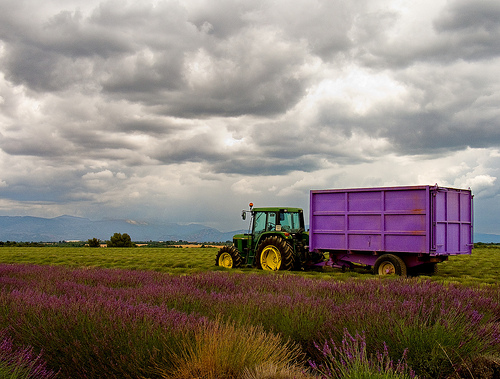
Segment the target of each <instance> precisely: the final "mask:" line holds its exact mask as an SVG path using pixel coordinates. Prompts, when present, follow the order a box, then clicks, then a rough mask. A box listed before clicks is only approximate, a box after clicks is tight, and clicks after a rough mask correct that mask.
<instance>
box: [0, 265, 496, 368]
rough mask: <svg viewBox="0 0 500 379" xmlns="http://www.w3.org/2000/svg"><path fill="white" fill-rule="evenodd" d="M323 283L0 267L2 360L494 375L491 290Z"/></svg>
mask: <svg viewBox="0 0 500 379" xmlns="http://www.w3.org/2000/svg"><path fill="white" fill-rule="evenodd" d="M321 277H322V278H323V279H319V278H317V277H315V276H314V275H312V274H310V275H307V276H304V275H289V274H275V273H268V274H263V273H262V272H252V271H251V270H249V271H248V272H240V271H231V270H224V271H204V272H197V273H192V274H188V275H173V274H169V273H162V272H158V271H153V270H147V271H146V270H144V271H142V270H130V269H111V268H97V267H94V268H89V267H68V266H67V265H53V264H43V265H42V264H36V265H34V264H28V263H15V264H10V263H3V264H0V289H1V290H0V331H1V334H0V337H1V338H2V340H3V343H4V345H5V346H7V347H8V348H6V349H3V350H2V349H0V361H1V362H2V365H3V366H6V367H7V369H8V368H9V367H10V368H12V367H13V366H16V367H18V368H19V372H20V374H19V376H12V377H19V378H28V377H33V378H52V377H57V378H293V377H296V378H336V377H339V378H340V377H351V378H361V377H365V378H368V377H378V378H410V377H415V376H417V377H420V378H460V377H463V378H466V377H476V378H477V377H495V375H498V374H499V373H500V371H498V370H499V365H498V357H500V325H499V320H500V291H499V287H498V285H496V284H489V285H482V286H480V285H472V286H464V285H461V284H458V283H450V282H448V283H446V282H443V283H442V282H438V281H431V280H430V279H428V278H410V279H407V278H405V279H401V278H396V279H384V280H380V279H378V277H375V276H371V275H369V274H365V275H364V276H363V275H362V274H360V276H358V277H355V278H349V277H345V278H343V280H341V281H339V280H336V279H331V278H326V279H325V278H324V276H321ZM26 352H28V353H29V354H26ZM359 370H361V371H359ZM356 372H358V374H359V372H361V373H363V372H371V373H372V374H373V375H372V376H362V375H358V374H356ZM377 372H378V374H377ZM1 373H2V366H0V375H1ZM478 373H480V374H481V375H483V376H478V375H479V374H478ZM23 375H24V376H23ZM29 375H31V376H29ZM356 375H358V376H356ZM377 375H379V376H377ZM487 375H490V376H487Z"/></svg>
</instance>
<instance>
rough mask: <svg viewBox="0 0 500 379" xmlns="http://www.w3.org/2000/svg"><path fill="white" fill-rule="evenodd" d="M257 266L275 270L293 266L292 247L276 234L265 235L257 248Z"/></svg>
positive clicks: (288, 268)
mask: <svg viewBox="0 0 500 379" xmlns="http://www.w3.org/2000/svg"><path fill="white" fill-rule="evenodd" d="M256 256H257V267H258V268H260V269H262V270H268V271H276V270H288V271H290V270H291V269H292V268H293V263H294V259H293V249H292V247H291V246H290V244H289V243H288V242H286V241H285V240H283V239H282V238H280V237H278V236H272V237H267V238H266V239H265V240H264V241H262V242H261V244H260V245H259V247H258V249H257V254H256Z"/></svg>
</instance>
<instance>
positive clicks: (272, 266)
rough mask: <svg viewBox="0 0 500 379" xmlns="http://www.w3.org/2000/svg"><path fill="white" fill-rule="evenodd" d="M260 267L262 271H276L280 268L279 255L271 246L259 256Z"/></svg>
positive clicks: (276, 249) (275, 248)
mask: <svg viewBox="0 0 500 379" xmlns="http://www.w3.org/2000/svg"><path fill="white" fill-rule="evenodd" d="M260 265H261V266H262V269H263V270H269V271H276V270H279V268H280V266H281V253H280V251H279V250H278V248H277V247H275V246H273V245H269V246H266V247H265V248H264V250H262V254H261V255H260Z"/></svg>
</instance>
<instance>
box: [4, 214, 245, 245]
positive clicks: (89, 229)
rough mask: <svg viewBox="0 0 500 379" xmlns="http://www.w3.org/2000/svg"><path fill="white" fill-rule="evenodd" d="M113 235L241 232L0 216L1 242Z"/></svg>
mask: <svg viewBox="0 0 500 379" xmlns="http://www.w3.org/2000/svg"><path fill="white" fill-rule="evenodd" d="M114 233H122V234H123V233H127V234H128V235H130V237H131V238H132V240H133V241H179V240H183V241H189V242H200V243H201V242H225V241H230V240H232V239H233V235H234V234H237V233H244V232H243V231H233V232H220V231H219V230H217V229H214V228H210V227H207V226H204V225H200V224H188V225H179V224H175V223H142V222H136V221H131V220H103V221H92V220H89V219H87V218H81V217H73V216H60V217H56V218H42V217H30V216H0V241H4V242H5V241H16V242H58V241H72V240H79V241H87V240H88V239H91V238H98V239H100V240H102V241H105V240H109V239H110V237H111V236H112V235H113V234H114Z"/></svg>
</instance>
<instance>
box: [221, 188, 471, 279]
mask: <svg viewBox="0 0 500 379" xmlns="http://www.w3.org/2000/svg"><path fill="white" fill-rule="evenodd" d="M472 200H473V195H472V192H471V190H470V189H467V190H464V189H455V188H446V187H439V186H438V185H437V184H436V185H434V186H405V187H381V188H353V189H328V190H312V191H310V209H309V231H306V229H305V224H304V215H303V210H302V209H300V208H280V207H271V208H253V204H252V203H250V210H248V211H243V212H242V217H243V219H246V216H247V214H248V213H250V215H251V222H250V228H249V232H248V233H246V234H238V235H235V236H234V237H233V245H232V246H225V247H223V248H221V249H220V250H219V251H218V253H217V256H216V262H215V263H216V265H218V266H222V267H226V268H233V267H257V268H260V269H263V270H271V271H275V270H299V269H303V268H307V267H311V266H321V265H325V264H326V265H329V266H331V267H338V268H342V269H347V268H352V267H353V266H354V265H355V264H356V265H362V266H366V267H370V268H372V269H373V271H374V272H375V273H376V274H379V275H401V276H406V275H407V273H409V272H415V273H418V272H424V273H432V272H434V270H435V269H436V264H437V263H440V262H443V261H445V260H447V259H448V257H449V256H453V255H462V254H471V252H472V247H473V239H472V230H473V226H472V223H473V207H472V205H473V204H472ZM325 256H328V260H327V261H325Z"/></svg>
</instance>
